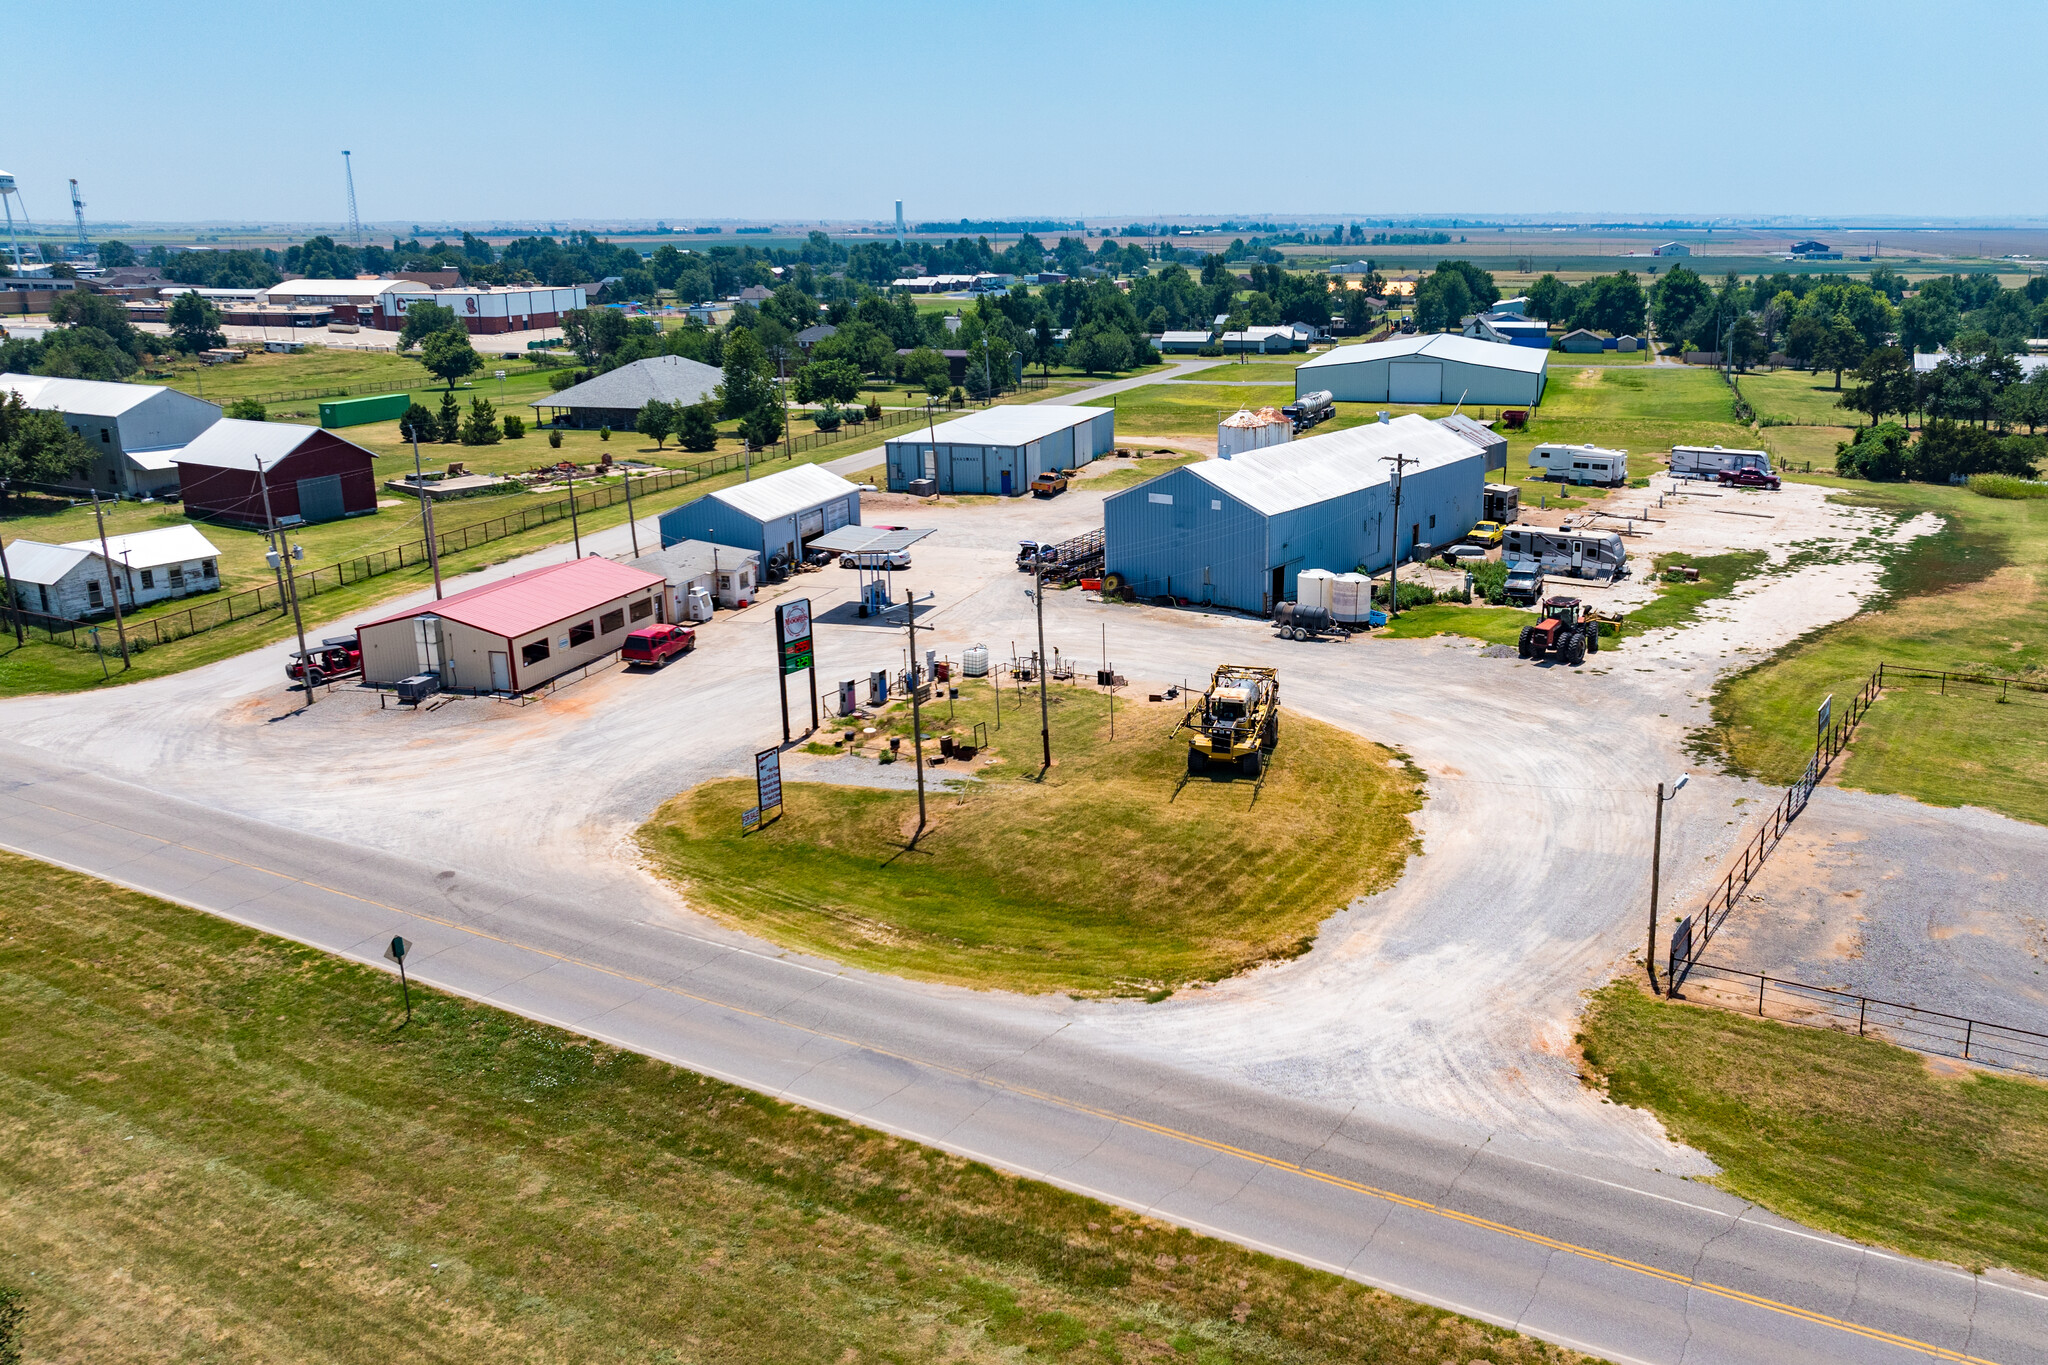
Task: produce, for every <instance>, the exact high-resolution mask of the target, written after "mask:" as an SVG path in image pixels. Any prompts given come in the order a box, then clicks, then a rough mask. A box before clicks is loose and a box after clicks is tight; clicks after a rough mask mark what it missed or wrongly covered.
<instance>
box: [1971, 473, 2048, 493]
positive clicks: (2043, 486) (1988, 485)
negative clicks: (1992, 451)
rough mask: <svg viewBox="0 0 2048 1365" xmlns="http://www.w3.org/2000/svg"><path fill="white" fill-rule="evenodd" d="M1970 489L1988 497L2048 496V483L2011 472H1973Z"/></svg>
mask: <svg viewBox="0 0 2048 1365" xmlns="http://www.w3.org/2000/svg"><path fill="white" fill-rule="evenodd" d="M1970 491H1971V492H1972V493H1976V494H1978V495H1979V496H1982V497H1986V498H2048V483H2042V482H2041V481H2040V480H2038V479H2021V478H2015V477H2014V476H2013V475H2011V474H1972V475H1971V476H1970Z"/></svg>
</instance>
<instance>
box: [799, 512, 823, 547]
mask: <svg viewBox="0 0 2048 1365" xmlns="http://www.w3.org/2000/svg"><path fill="white" fill-rule="evenodd" d="M824 534H825V509H824V508H822V507H813V508H811V509H810V510H809V511H807V512H799V513H797V517H796V535H797V539H798V540H809V539H810V538H811V537H812V536H822V535H824Z"/></svg>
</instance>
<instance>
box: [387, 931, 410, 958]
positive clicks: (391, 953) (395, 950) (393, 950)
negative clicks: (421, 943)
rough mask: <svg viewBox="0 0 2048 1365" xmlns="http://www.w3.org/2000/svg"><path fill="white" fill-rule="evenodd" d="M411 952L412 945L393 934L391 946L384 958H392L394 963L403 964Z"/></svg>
mask: <svg viewBox="0 0 2048 1365" xmlns="http://www.w3.org/2000/svg"><path fill="white" fill-rule="evenodd" d="M411 950H412V945H411V944H410V943H407V942H406V941H405V940H404V939H402V938H400V937H398V936H397V935H396V934H393V935H392V936H391V946H390V947H389V948H386V949H385V950H384V956H386V957H388V958H390V959H391V960H392V961H393V962H403V961H405V955H406V954H407V953H408V952H410V951H411Z"/></svg>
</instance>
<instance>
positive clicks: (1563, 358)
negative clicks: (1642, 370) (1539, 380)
mask: <svg viewBox="0 0 2048 1365" xmlns="http://www.w3.org/2000/svg"><path fill="white" fill-rule="evenodd" d="M1550 363H1551V365H1552V366H1553V367H1555V368H1559V369H1564V368H1569V367H1572V366H1580V365H1648V364H1649V363H1650V353H1649V352H1648V351H1641V350H1638V351H1587V352H1584V353H1583V354H1575V353H1573V352H1570V351H1556V352H1553V353H1552V354H1551V357H1550Z"/></svg>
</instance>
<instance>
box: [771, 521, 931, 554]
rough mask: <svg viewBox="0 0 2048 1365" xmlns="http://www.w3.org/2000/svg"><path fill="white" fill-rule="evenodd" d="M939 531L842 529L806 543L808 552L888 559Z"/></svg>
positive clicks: (914, 528)
mask: <svg viewBox="0 0 2048 1365" xmlns="http://www.w3.org/2000/svg"><path fill="white" fill-rule="evenodd" d="M936 529H938V528H937V527H931V526H927V527H924V528H922V529H920V528H918V527H915V526H841V527H840V528H839V529H837V530H835V531H827V532H826V533H825V534H824V535H822V536H813V537H811V538H810V539H809V540H807V541H805V542H804V548H805V549H806V550H823V551H825V552H826V553H827V554H835V555H885V554H894V553H896V552H897V551H899V550H907V549H909V548H910V547H911V546H913V545H915V544H917V542H918V541H920V540H923V539H924V538H925V537H926V536H928V535H930V534H931V533H932V532H933V531H934V530H936Z"/></svg>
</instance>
